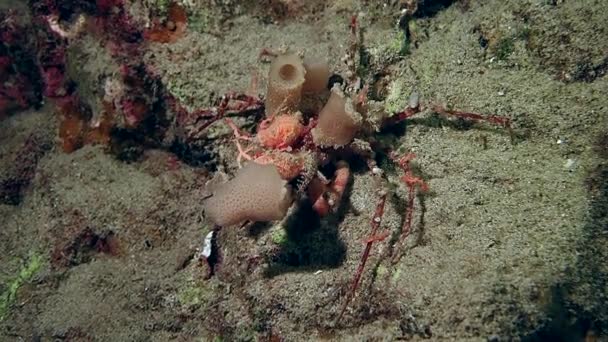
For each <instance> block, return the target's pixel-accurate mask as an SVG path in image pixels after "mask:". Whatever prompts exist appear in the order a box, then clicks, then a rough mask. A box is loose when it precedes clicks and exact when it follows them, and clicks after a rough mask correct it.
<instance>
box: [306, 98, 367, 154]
mask: <svg viewBox="0 0 608 342" xmlns="http://www.w3.org/2000/svg"><path fill="white" fill-rule="evenodd" d="M362 122H363V118H362V117H361V114H359V113H357V111H355V109H354V107H353V102H352V100H351V99H350V98H347V97H346V96H345V95H344V93H343V92H342V90H340V88H339V87H338V86H334V87H333V88H332V90H331V95H330V96H329V99H328V100H327V103H326V104H325V106H324V107H323V109H321V112H319V122H318V123H317V126H316V127H315V128H314V129H313V130H312V138H313V141H314V142H315V144H317V145H319V146H333V147H340V146H344V145H346V144H348V143H350V142H351V141H352V140H353V139H354V138H355V135H356V134H357V132H358V131H359V128H360V127H361V124H362Z"/></svg>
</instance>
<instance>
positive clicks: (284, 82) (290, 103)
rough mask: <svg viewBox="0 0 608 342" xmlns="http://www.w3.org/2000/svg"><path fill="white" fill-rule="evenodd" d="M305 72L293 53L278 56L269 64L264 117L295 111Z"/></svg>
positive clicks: (298, 57) (300, 95)
mask: <svg viewBox="0 0 608 342" xmlns="http://www.w3.org/2000/svg"><path fill="white" fill-rule="evenodd" d="M305 75H306V70H305V69H304V65H303V64H302V59H301V58H300V56H298V55H296V54H295V53H288V54H283V55H278V56H277V57H276V58H275V59H274V61H272V63H271V64H270V72H269V74H268V90H267V92H266V116H273V115H277V114H281V113H286V112H291V111H295V110H296V109H297V107H298V105H299V104H300V98H301V97H302V85H303V84H304V79H305Z"/></svg>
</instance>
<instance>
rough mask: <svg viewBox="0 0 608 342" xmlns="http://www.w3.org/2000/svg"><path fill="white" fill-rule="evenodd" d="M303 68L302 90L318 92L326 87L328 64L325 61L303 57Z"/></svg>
mask: <svg viewBox="0 0 608 342" xmlns="http://www.w3.org/2000/svg"><path fill="white" fill-rule="evenodd" d="M304 69H306V76H305V80H304V85H303V86H302V92H304V93H320V92H322V91H323V90H326V89H327V83H328V82H329V65H328V64H327V62H325V61H322V60H320V59H317V58H305V59H304Z"/></svg>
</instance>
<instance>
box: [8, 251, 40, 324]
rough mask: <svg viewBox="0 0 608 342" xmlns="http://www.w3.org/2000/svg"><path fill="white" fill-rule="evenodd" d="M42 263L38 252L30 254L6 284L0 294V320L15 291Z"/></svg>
mask: <svg viewBox="0 0 608 342" xmlns="http://www.w3.org/2000/svg"><path fill="white" fill-rule="evenodd" d="M43 265H44V259H43V257H42V256H41V255H40V254H36V253H34V254H32V255H31V256H30V257H29V260H28V261H27V263H26V264H25V265H23V267H22V268H21V270H19V273H18V274H17V275H16V276H15V277H14V278H13V280H11V281H9V282H8V283H7V284H6V290H5V291H4V292H3V293H2V294H0V321H3V320H4V319H5V318H6V316H7V314H8V311H9V309H10V307H11V305H12V304H13V303H14V302H15V300H16V299H17V292H18V291H19V289H20V288H21V286H23V284H25V283H27V282H29V281H30V280H31V279H32V278H33V277H34V276H35V275H36V273H38V271H40V269H41V268H42V267H43Z"/></svg>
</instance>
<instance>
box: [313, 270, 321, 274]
mask: <svg viewBox="0 0 608 342" xmlns="http://www.w3.org/2000/svg"><path fill="white" fill-rule="evenodd" d="M321 273H323V270H318V271H317V272H315V275H319V274H321Z"/></svg>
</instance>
